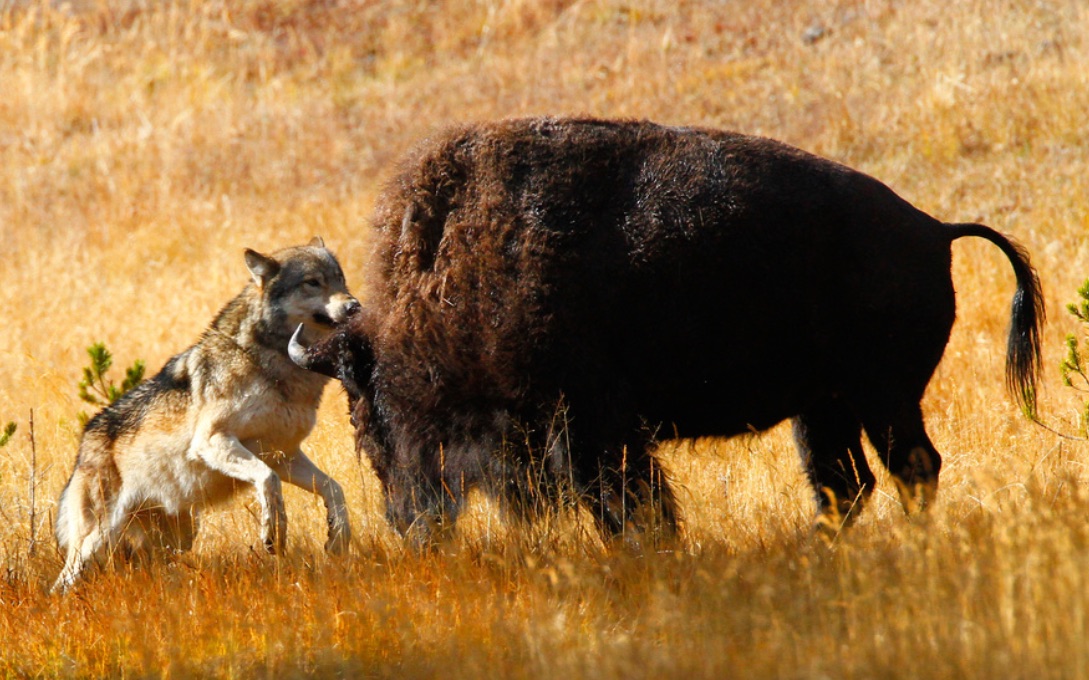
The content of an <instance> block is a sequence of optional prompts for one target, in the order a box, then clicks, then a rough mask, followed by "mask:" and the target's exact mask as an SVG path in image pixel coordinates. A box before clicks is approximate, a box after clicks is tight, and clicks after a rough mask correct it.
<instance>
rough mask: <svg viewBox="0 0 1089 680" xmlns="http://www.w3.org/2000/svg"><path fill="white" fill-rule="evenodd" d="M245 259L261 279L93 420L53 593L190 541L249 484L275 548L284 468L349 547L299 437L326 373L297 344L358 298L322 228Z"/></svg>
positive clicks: (62, 535) (335, 549)
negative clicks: (98, 565) (121, 551)
mask: <svg viewBox="0 0 1089 680" xmlns="http://www.w3.org/2000/svg"><path fill="white" fill-rule="evenodd" d="M245 263H246V267H247V269H248V270H249V274H250V276H251V277H252V281H251V282H249V283H248V284H247V285H246V287H245V288H244V289H243V290H242V292H241V293H240V294H239V295H238V296H237V297H235V298H234V299H233V300H231V301H230V302H228V303H227V305H226V306H225V307H223V309H222V310H221V311H220V312H219V313H218V314H217V315H216V317H215V319H214V320H213V321H212V323H211V325H210V326H209V327H208V329H207V330H206V331H205V332H204V334H203V335H202V336H201V337H200V339H199V340H198V341H197V343H196V344H194V345H193V346H192V347H190V348H189V349H187V350H185V351H184V352H182V353H180V354H178V355H176V356H174V357H173V358H171V359H170V360H169V361H167V362H166V365H165V366H163V368H162V370H160V371H159V372H158V373H157V374H156V375H155V376H154V377H153V378H151V379H150V380H147V381H145V382H143V383H142V384H140V385H139V386H137V387H136V388H135V389H133V390H131V391H129V392H128V393H126V394H125V395H124V396H122V397H121V398H120V399H118V400H117V401H116V402H114V403H113V404H111V405H110V406H108V407H106V408H105V409H104V410H102V411H100V412H99V413H98V414H97V415H95V416H94V417H93V418H92V419H91V420H90V421H89V422H88V423H87V425H86V426H85V428H84V430H83V435H82V438H81V440H80V445H79V453H78V456H77V458H76V464H75V469H74V471H73V472H72V476H71V478H70V479H69V480H68V483H67V485H66V486H65V487H64V491H63V492H62V493H61V497H60V502H59V508H58V514H57V523H56V538H57V544H58V546H59V548H60V550H61V552H62V553H63V554H64V555H65V561H64V567H63V569H62V570H61V572H60V575H59V576H58V577H57V580H56V582H55V583H54V585H53V589H52V590H53V591H54V592H64V591H66V590H68V589H69V588H70V587H71V586H72V585H73V584H74V583H75V582H76V581H77V580H78V579H79V577H80V575H81V573H82V572H83V570H84V568H85V567H86V566H87V564H88V563H89V562H91V561H97V560H99V559H101V558H102V557H104V556H105V554H106V553H107V551H109V550H112V549H114V548H115V547H122V548H125V549H127V550H128V551H129V552H131V553H133V554H135V555H144V556H146V555H149V554H151V553H152V552H153V551H155V550H167V551H185V550H188V549H189V548H190V547H192V545H193V541H194V538H195V537H196V534H197V529H198V521H199V515H200V512H201V511H202V510H203V509H204V508H206V507H208V506H211V505H214V504H216V503H219V502H222V501H224V500H226V499H228V498H230V497H231V496H233V495H234V494H235V492H237V491H238V490H239V489H240V488H242V487H244V486H247V485H248V486H250V487H252V488H253V489H254V491H255V492H256V495H257V500H258V502H259V504H260V510H261V512H260V514H261V540H262V541H263V543H264V546H265V548H266V549H267V550H268V551H269V552H270V553H274V554H275V553H282V552H283V550H284V547H285V538H286V535H287V516H286V514H285V512H284V501H283V495H282V491H281V480H282V481H285V482H287V483H289V484H293V485H295V486H298V487H300V488H303V489H306V490H307V491H310V492H312V493H315V494H318V495H320V496H321V497H322V499H323V500H324V501H325V508H326V511H327V521H328V527H329V533H328V541H327V542H326V544H325V549H326V550H327V551H329V552H330V553H333V554H339V553H343V552H344V551H345V550H346V549H347V548H348V544H349V541H350V539H351V528H350V526H349V523H348V512H347V508H346V506H345V503H344V493H343V491H342V490H341V487H340V485H339V484H338V483H337V482H336V481H335V480H333V479H332V478H331V477H329V476H328V475H326V474H325V473H324V472H322V471H321V470H320V469H318V467H317V466H316V465H314V463H313V462H311V461H310V459H309V458H307V457H306V455H305V454H304V453H303V452H302V450H301V449H300V448H299V445H300V443H301V442H302V441H303V439H305V438H306V436H307V435H308V434H309V433H310V431H311V429H312V428H313V427H314V422H315V419H316V415H317V408H318V404H319V403H320V401H321V396H322V390H323V388H324V386H325V382H326V380H327V379H326V378H325V377H324V376H322V375H319V374H316V373H313V372H310V371H306V370H303V369H302V368H299V367H298V366H296V365H295V364H294V363H293V362H292V361H291V359H290V358H289V357H288V354H287V348H288V345H289V340H290V338H291V337H292V331H294V330H295V328H296V327H297V326H299V325H300V324H301V325H302V328H303V330H302V331H301V333H302V335H303V336H304V337H309V338H310V339H311V340H312V341H318V340H320V339H322V338H323V337H324V336H326V335H327V334H329V333H330V332H331V331H332V330H333V329H334V327H335V326H337V325H338V324H341V323H343V322H344V321H346V320H347V319H348V318H350V317H351V316H352V315H353V314H355V313H356V312H357V311H358V310H359V309H360V304H359V301H358V300H356V299H355V298H354V297H352V295H351V294H350V293H349V292H348V288H347V284H346V283H345V279H344V273H343V271H342V270H341V267H340V264H339V263H338V261H337V259H336V257H335V256H334V255H333V253H332V252H330V251H329V250H328V249H327V248H326V247H325V244H324V242H323V241H322V240H321V238H320V237H316V238H314V239H313V240H311V241H310V243H309V244H307V245H305V246H297V247H292V248H285V249H283V250H279V251H276V252H274V253H272V254H271V255H263V254H261V253H258V252H257V251H254V250H251V249H246V251H245Z"/></svg>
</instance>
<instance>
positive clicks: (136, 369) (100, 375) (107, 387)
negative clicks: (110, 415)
mask: <svg viewBox="0 0 1089 680" xmlns="http://www.w3.org/2000/svg"><path fill="white" fill-rule="evenodd" d="M87 354H88V356H90V358H91V365H90V366H85V367H84V368H83V379H82V380H80V381H79V398H80V399H82V400H83V401H85V402H87V403H88V404H94V405H95V406H108V405H110V404H112V403H113V402H115V401H117V400H118V399H120V398H121V396H122V395H123V394H125V393H126V392H128V391H129V390H131V389H132V388H134V387H136V386H137V385H139V384H140V383H141V382H142V381H143V379H144V361H143V360H142V359H137V360H136V361H134V362H133V363H132V366H129V367H128V368H127V369H126V370H125V379H124V380H122V381H121V386H120V387H118V386H116V385H114V383H113V381H112V380H107V379H106V371H108V370H110V366H112V365H113V355H112V354H110V350H108V349H106V345H105V343H101V342H96V343H94V344H93V345H91V346H90V347H88V348H87ZM89 418H90V416H88V415H87V414H86V413H83V412H81V413H80V414H79V422H80V423H81V424H84V425H86V424H87V420H88V419H89Z"/></svg>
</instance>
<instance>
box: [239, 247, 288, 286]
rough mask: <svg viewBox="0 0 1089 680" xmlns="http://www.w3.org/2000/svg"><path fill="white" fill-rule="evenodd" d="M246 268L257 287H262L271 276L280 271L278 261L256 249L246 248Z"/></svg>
mask: <svg viewBox="0 0 1089 680" xmlns="http://www.w3.org/2000/svg"><path fill="white" fill-rule="evenodd" d="M246 268H247V269H249V270H250V276H252V277H253V282H254V283H256V284H257V287H258V288H264V287H265V286H266V285H267V284H268V282H269V281H271V280H272V277H273V276H276V274H277V273H278V272H279V271H280V263H279V262H277V261H276V260H274V259H272V258H271V257H269V256H267V255H262V254H261V253H259V252H257V251H256V250H250V249H249V248H246Z"/></svg>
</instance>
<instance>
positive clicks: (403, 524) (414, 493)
mask: <svg viewBox="0 0 1089 680" xmlns="http://www.w3.org/2000/svg"><path fill="white" fill-rule="evenodd" d="M385 490H386V517H387V519H389V522H390V525H392V526H393V528H394V530H395V531H397V533H398V534H400V535H401V536H403V537H404V538H405V539H407V540H408V541H409V542H410V543H411V544H413V545H415V546H416V547H418V548H428V547H432V546H434V545H435V544H436V543H437V542H438V541H441V540H443V539H444V538H446V537H447V536H448V534H449V532H450V531H451V530H452V529H453V527H454V523H455V522H456V521H457V516H458V512H459V510H460V508H461V503H462V500H463V494H462V493H461V489H460V488H459V486H458V485H451V484H450V483H449V481H448V480H446V479H444V478H443V476H441V475H427V476H425V475H419V474H416V475H414V474H404V473H402V474H398V475H394V476H393V477H392V478H391V479H390V480H389V481H388V482H386V484H385Z"/></svg>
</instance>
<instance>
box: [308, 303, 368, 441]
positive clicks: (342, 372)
mask: <svg viewBox="0 0 1089 680" xmlns="http://www.w3.org/2000/svg"><path fill="white" fill-rule="evenodd" d="M368 319H369V315H368V314H367V313H366V310H363V311H362V312H360V313H359V314H356V315H355V316H353V317H352V318H350V319H349V320H348V321H347V322H346V323H344V324H341V325H340V326H338V327H337V328H336V330H334V331H333V332H332V333H330V334H329V335H327V336H325V337H324V338H322V339H321V340H319V341H318V342H315V343H314V344H312V345H310V346H309V347H307V346H304V345H303V343H302V328H303V327H302V326H301V325H300V326H299V327H298V328H296V329H295V334H294V335H292V336H291V341H290V343H289V344H288V350H287V352H288V355H289V356H290V357H291V360H292V361H293V362H295V364H296V365H297V366H299V367H300V368H304V369H306V370H308V371H314V372H315V373H320V374H322V375H325V376H328V377H330V378H336V379H337V380H339V381H340V383H341V384H342V385H343V386H344V391H345V393H347V395H348V412H349V413H350V414H351V419H352V425H353V426H354V427H355V428H356V443H357V445H359V446H363V445H364V442H365V439H366V438H368V437H370V436H371V435H372V434H373V432H371V430H372V426H373V421H374V418H373V415H372V408H373V405H374V397H375V395H374V388H373V373H374V349H373V347H372V346H371V341H370V339H369V336H368V335H367V331H366V329H365V326H366V325H367V320H368Z"/></svg>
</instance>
